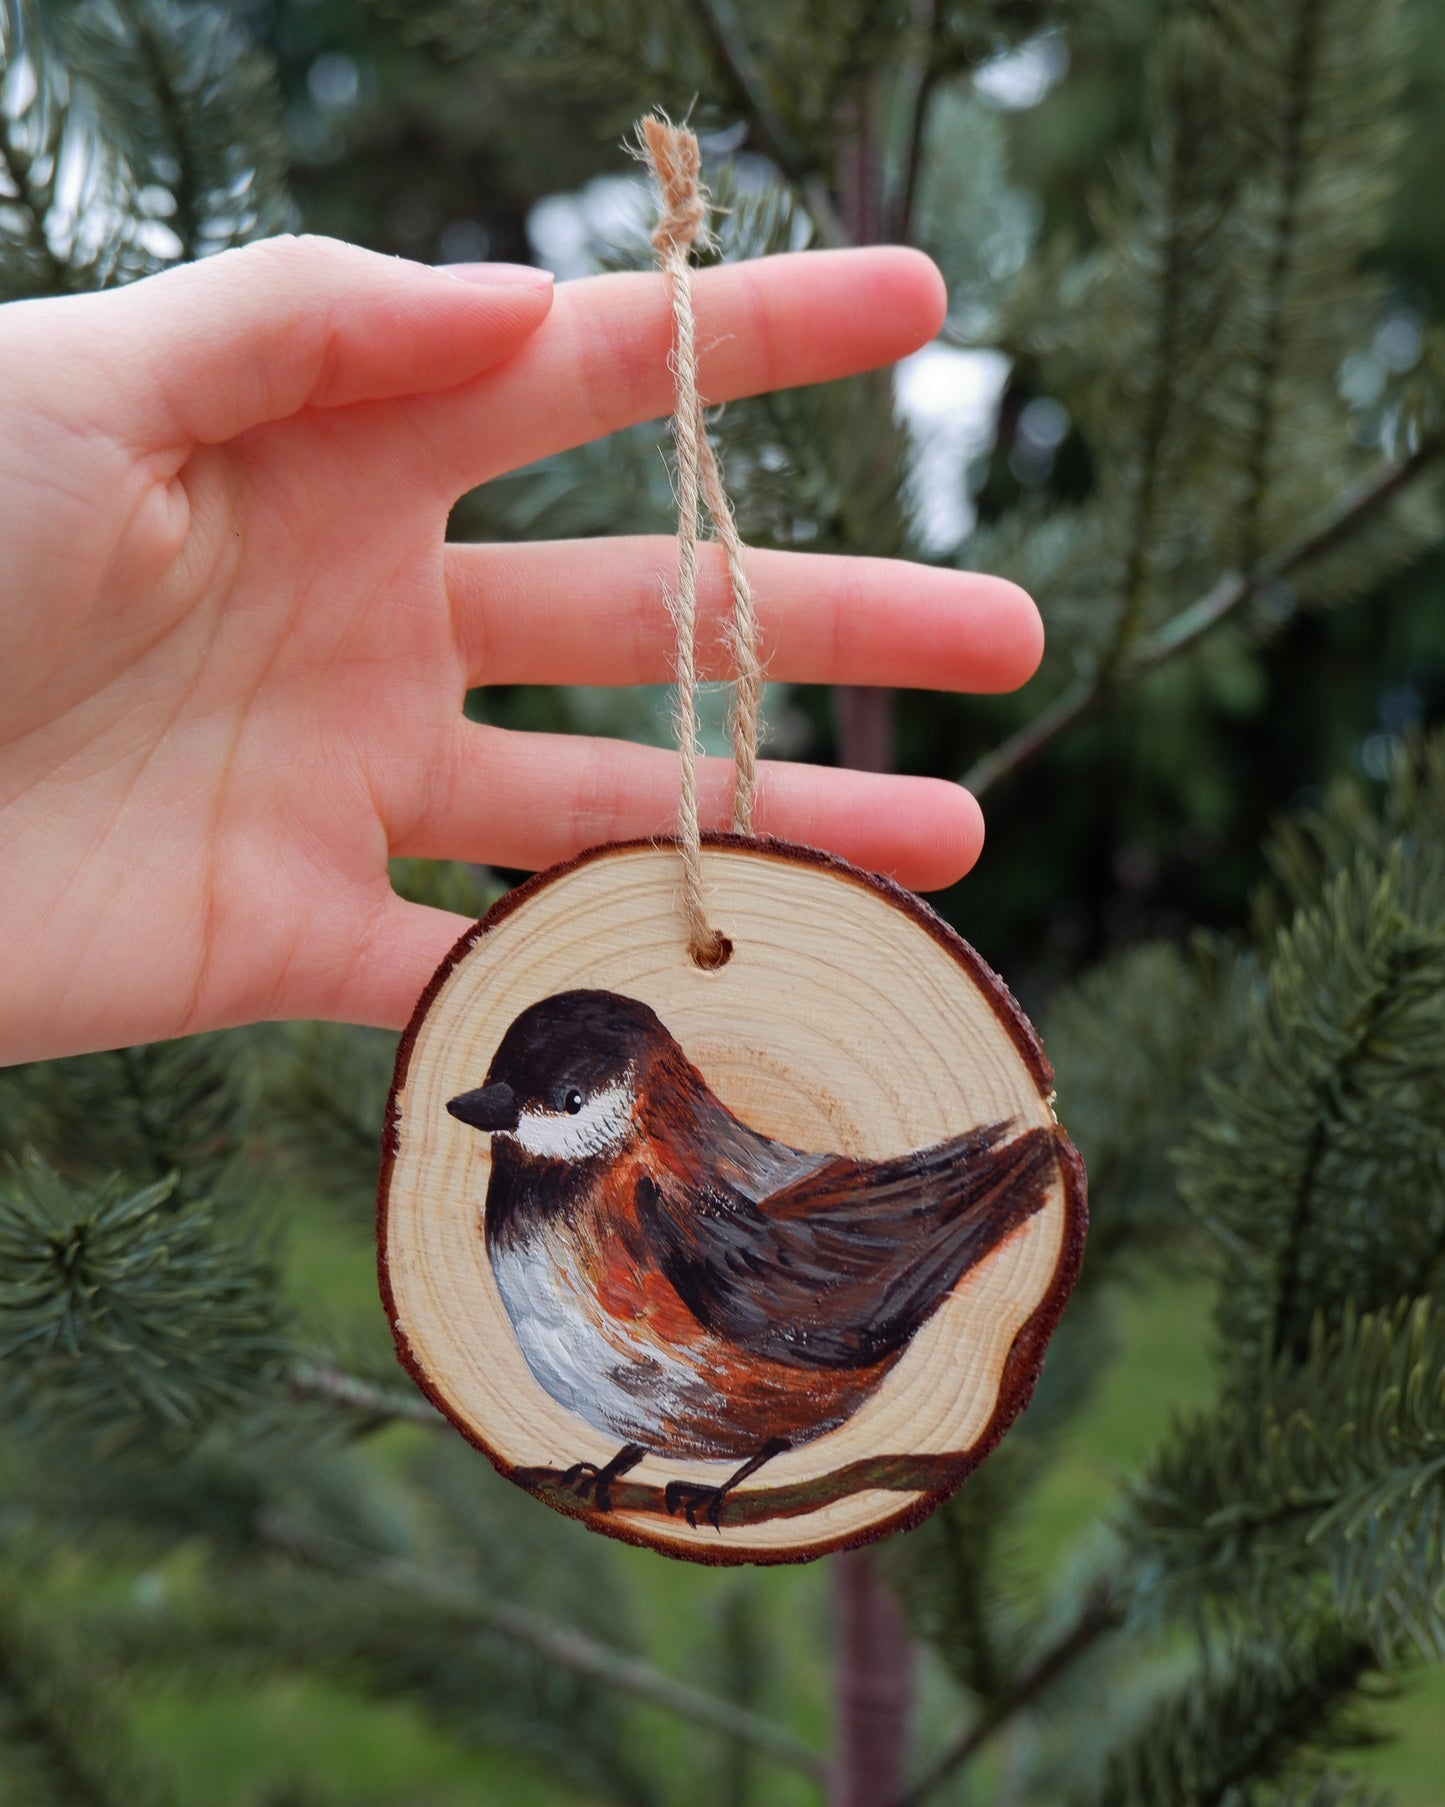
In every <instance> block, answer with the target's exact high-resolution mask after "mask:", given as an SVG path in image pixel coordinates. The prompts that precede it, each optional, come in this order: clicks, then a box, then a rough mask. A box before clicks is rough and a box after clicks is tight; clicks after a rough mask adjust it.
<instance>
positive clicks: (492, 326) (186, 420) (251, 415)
mask: <svg viewBox="0 0 1445 1807" xmlns="http://www.w3.org/2000/svg"><path fill="white" fill-rule="evenodd" d="M551 305H552V278H551V276H550V274H549V273H548V272H547V271H544V270H530V269H525V268H523V267H521V266H519V265H515V264H466V265H457V266H453V267H451V268H448V269H434V268H432V267H431V266H430V265H428V264H418V263H409V262H407V261H406V260H405V259H403V258H399V257H384V256H382V255H380V254H379V253H377V252H374V251H364V250H362V249H361V248H360V247H359V246H357V245H348V244H343V243H342V242H341V241H340V240H338V239H328V238H291V237H286V238H273V239H262V240H260V241H258V242H257V243H255V244H252V245H245V246H243V247H241V248H240V249H237V250H233V251H225V252H222V253H221V254H220V255H219V256H217V257H209V258H205V259H203V260H202V261H201V262H199V263H193V264H186V265H184V266H182V267H181V268H179V269H175V270H168V271H166V272H164V273H163V274H162V275H159V276H151V277H147V278H145V279H144V280H143V281H140V282H136V283H132V284H131V285H130V286H129V287H128V288H124V289H117V290H113V291H111V292H109V293H107V294H104V295H92V296H84V297H81V298H80V299H79V300H78V301H77V302H76V303H75V306H76V307H77V308H89V309H90V310H91V319H90V322H89V324H90V325H91V326H92V328H93V330H95V332H96V333H97V334H103V335H104V337H103V339H102V340H100V341H99V342H98V343H97V345H96V356H97V358H100V359H103V360H104V362H106V363H108V364H110V365H111V366H112V368H114V367H115V366H116V364H117V362H119V365H120V368H119V371H118V375H119V376H120V378H121V380H122V381H123V382H124V383H125V386H126V388H127V389H129V390H130V391H131V395H132V400H133V401H134V403H135V404H136V405H137V406H139V407H141V408H142V409H143V410H145V411H146V415H147V420H146V426H147V428H149V429H150V431H149V432H148V433H147V437H148V438H149V439H150V441H151V443H152V444H157V443H159V444H165V443H171V442H175V441H176V440H182V441H189V442H190V443H192V444H215V443H217V442H218V441H221V440H225V439H230V438H231V437H233V436H234V435H235V434H237V433H241V432H244V431H245V430H246V428H248V427H254V426H260V425H261V424H262V423H263V422H266V421H271V420H282V419H285V418H286V417H287V416H288V415H291V414H294V413H296V412H297V411H298V410H299V409H301V408H306V407H312V408H337V407H344V406H345V405H346V404H347V403H349V402H362V401H379V400H383V399H386V398H391V397H396V396H403V395H416V394H422V393H425V392H427V391H431V390H438V389H449V388H451V387H452V386H453V385H455V384H458V383H464V382H466V381H467V380H468V379H469V378H471V377H475V376H479V375H480V374H481V373H482V372H483V371H485V370H490V369H491V368H492V366H493V365H495V364H499V363H501V361H502V360H503V359H504V358H506V357H508V356H509V355H510V354H511V353H512V352H514V351H515V350H516V349H517V348H518V346H519V345H521V343H522V342H523V340H524V339H526V338H527V337H528V336H529V335H530V334H531V333H533V332H534V331H535V330H536V329H537V327H538V326H540V325H541V323H542V321H543V320H545V319H546V317H547V313H548V310H549V309H550V307H551ZM101 309H106V310H108V313H107V315H106V317H104V318H101V317H100V310H101Z"/></svg>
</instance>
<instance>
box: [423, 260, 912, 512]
mask: <svg viewBox="0 0 1445 1807" xmlns="http://www.w3.org/2000/svg"><path fill="white" fill-rule="evenodd" d="M693 299H694V307H695V310H696V316H697V343H698V388H699V390H700V392H701V394H702V396H703V399H704V400H705V401H707V402H723V401H730V400H732V399H734V398H735V397H737V396H742V395H756V394H759V393H761V392H762V391H764V390H768V389H789V388H794V387H797V386H798V385H800V384H803V383H820V382H825V381H827V380H829V379H830V378H833V377H840V376H849V375H851V374H852V373H853V372H855V371H859V370H871V369H873V368H875V367H876V366H878V365H880V364H891V363H893V362H895V361H896V360H897V359H898V358H901V357H904V356H906V355H907V353H909V352H910V351H916V350H917V349H918V347H919V346H920V345H924V344H926V343H927V342H928V340H929V339H931V338H932V337H933V336H934V334H935V333H936V332H937V331H938V329H939V326H940V325H941V324H942V321H943V314H944V308H945V305H946V297H945V294H944V288H943V279H942V277H941V276H940V275H939V273H938V271H937V269H936V268H935V266H934V264H933V263H932V261H931V260H930V259H929V258H927V257H925V256H924V255H923V253H922V252H920V251H910V250H906V249H903V248H901V247H897V246H881V247H877V248H868V249H864V250H853V251H800V252H790V253H785V254H783V255H781V256H777V257H765V258H759V259H758V260H757V261H756V262H753V263H741V264H720V265H717V266H716V267H715V268H712V269H708V270H699V271H697V272H696V274H695V275H694V277H693ZM672 330H673V329H672V305H671V301H670V299H669V293H668V288H667V284H666V283H665V282H664V280H663V278H662V277H661V276H660V275H655V274H638V275H619V276H590V277H585V278H583V279H582V280H580V281H577V282H566V283H561V284H559V285H558V288H557V292H556V299H555V301H554V302H553V305H552V312H551V315H550V316H549V318H548V319H547V321H546V323H545V325H543V326H542V327H541V328H540V329H539V330H538V331H537V332H536V333H534V334H533V336H532V337H531V338H530V339H529V340H528V341H527V342H526V344H525V345H524V346H523V347H522V349H521V350H520V351H519V352H518V353H517V355H516V356H515V357H512V358H509V359H508V361H507V362H506V363H505V364H504V365H502V366H500V367H499V368H497V369H496V370H493V371H490V372H488V373H487V374H486V375H485V376H482V377H479V378H477V379H476V380H475V381H473V382H470V383H465V384H463V385H462V386H460V387H459V388H457V389H453V390H450V391H448V392H447V393H446V394H445V395H440V396H429V397H425V398H419V399H417V400H416V401H414V402H409V403H407V404H406V407H407V414H408V416H409V423H408V424H409V425H411V426H413V427H415V429H416V430H417V431H418V432H419V433H420V434H421V435H422V437H423V439H424V441H425V442H426V443H427V444H428V445H429V447H430V449H431V451H432V452H433V453H434V454H435V455H436V457H437V458H438V459H439V460H440V464H441V470H442V474H443V477H444V480H445V481H446V482H447V483H448V485H449V487H450V488H451V490H452V492H453V493H454V494H458V495H459V494H461V492H462V491H463V490H466V489H472V488H474V487H475V486H476V485H477V484H479V483H485V482H486V481H487V480H488V478H491V477H495V476H497V475H499V474H500V473H501V472H503V471H507V470H515V469H517V468H519V467H520V466H521V465H524V464H531V463H532V462H533V461H534V460H536V459H538V458H545V457H547V456H548V455H549V454H551V453H553V452H561V451H565V450H567V449H568V448H569V447H571V446H576V445H582V444H584V443H585V442H586V441H588V440H590V439H599V438H601V437H602V435H603V434H606V433H613V432H616V431H617V429H618V428H619V427H628V426H634V425H636V424H637V423H638V422H639V421H644V420H655V419H657V418H658V417H659V416H661V415H664V414H667V413H669V412H670V411H671V409H672V403H673V377H672V370H671V367H670V363H669V359H670V356H671V352H672Z"/></svg>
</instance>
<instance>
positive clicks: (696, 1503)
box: [662, 1437, 788, 1531]
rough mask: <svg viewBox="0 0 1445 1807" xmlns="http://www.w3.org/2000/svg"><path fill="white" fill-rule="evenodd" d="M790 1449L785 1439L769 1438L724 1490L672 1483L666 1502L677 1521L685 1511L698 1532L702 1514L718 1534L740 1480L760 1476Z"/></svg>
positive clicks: (727, 1482)
mask: <svg viewBox="0 0 1445 1807" xmlns="http://www.w3.org/2000/svg"><path fill="white" fill-rule="evenodd" d="M787 1447H788V1442H787V1439H786V1438H785V1437H769V1438H768V1440H767V1442H766V1443H765V1444H764V1445H763V1446H762V1448H761V1449H760V1450H759V1451H758V1453H757V1454H756V1455H755V1456H749V1457H748V1459H747V1461H746V1462H744V1463H743V1465H742V1467H741V1468H740V1469H739V1470H738V1471H737V1473H736V1474H730V1475H729V1476H728V1478H727V1479H726V1480H725V1481H724V1482H723V1484H722V1486H721V1487H704V1486H703V1485H701V1483H700V1482H697V1481H669V1482H668V1483H667V1486H666V1487H665V1488H664V1489H663V1494H662V1503H663V1504H664V1505H665V1506H666V1507H667V1510H668V1513H669V1515H670V1516H671V1517H673V1518H676V1517H677V1515H678V1513H679V1512H681V1513H682V1515H683V1517H684V1518H685V1519H686V1520H687V1522H688V1523H689V1524H690V1525H691V1526H692V1528H693V1530H694V1531H695V1530H696V1529H697V1515H698V1513H699V1512H702V1513H704V1514H705V1516H706V1518H707V1522H708V1523H709V1524H710V1525H711V1526H712V1528H713V1530H714V1531H721V1530H722V1509H723V1501H724V1500H725V1499H726V1498H727V1496H728V1495H729V1494H730V1493H731V1492H732V1490H733V1488H734V1487H736V1486H737V1485H738V1483H739V1482H740V1481H745V1480H747V1478H748V1476H749V1475H750V1474H756V1473H757V1472H758V1470H759V1469H760V1468H761V1467H762V1465H763V1463H764V1462H771V1461H772V1459H773V1457H774V1456H780V1455H782V1453H783V1451H784V1450H785V1449H786V1448H787Z"/></svg>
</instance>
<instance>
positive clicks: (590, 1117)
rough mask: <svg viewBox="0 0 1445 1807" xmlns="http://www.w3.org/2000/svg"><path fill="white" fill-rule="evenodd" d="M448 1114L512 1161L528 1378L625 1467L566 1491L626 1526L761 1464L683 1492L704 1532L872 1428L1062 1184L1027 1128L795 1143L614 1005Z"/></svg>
mask: <svg viewBox="0 0 1445 1807" xmlns="http://www.w3.org/2000/svg"><path fill="white" fill-rule="evenodd" d="M446 1108H447V1110H448V1111H449V1112H450V1113H451V1114H452V1116H453V1117H455V1118H457V1119H459V1120H460V1121H461V1122H462V1123H465V1124H467V1125H469V1126H470V1127H471V1128H473V1129H475V1130H478V1131H480V1132H481V1133H483V1134H485V1135H489V1136H490V1137H491V1181H490V1184H489V1186H488V1189H487V1196H486V1204H485V1211H484V1218H483V1224H484V1234H485V1240H486V1249H487V1254H488V1257H489V1259H490V1262H491V1267H492V1272H493V1274H494V1275H495V1277H496V1282H497V1288H498V1291H499V1293H500V1295H501V1299H502V1303H503V1305H504V1307H505V1309H506V1312H507V1316H508V1318H509V1319H510V1321H511V1325H512V1329H513V1331H514V1333H515V1335H516V1339H517V1342H518V1345H519V1346H520V1348H521V1351H522V1354H523V1356H524V1357H525V1358H526V1362H527V1365H528V1367H529V1368H530V1370H531V1372H532V1374H533V1376H534V1377H535V1379H536V1380H537V1382H538V1384H539V1385H540V1386H542V1387H543V1388H544V1389H545V1390H546V1391H547V1393H549V1394H550V1395H551V1397H552V1398H553V1399H554V1400H556V1401H557V1402H558V1404H559V1405H561V1406H563V1407H565V1408H566V1409H567V1410H568V1411H570V1412H573V1413H575V1414H576V1415H577V1416H578V1417H579V1418H581V1419H583V1420H584V1421H585V1422H586V1423H587V1424H589V1425H591V1426H592V1427H593V1428H594V1429H595V1430H597V1431H599V1432H601V1433H602V1434H603V1435H605V1436H608V1437H612V1438H615V1439H616V1440H617V1441H618V1442H619V1444H620V1445H621V1447H620V1448H619V1449H618V1451H617V1453H616V1455H615V1456H613V1458H612V1460H611V1461H609V1462H608V1463H606V1464H605V1466H602V1467H598V1466H596V1465H594V1464H592V1463H586V1462H578V1463H576V1464H575V1465H574V1466H573V1467H572V1468H571V1469H570V1470H568V1471H567V1473H566V1474H565V1475H564V1477H563V1481H564V1483H565V1484H566V1485H568V1486H569V1487H571V1488H572V1489H573V1490H574V1491H575V1492H576V1493H578V1494H579V1495H580V1496H581V1497H583V1498H589V1497H590V1498H591V1499H592V1500H593V1501H594V1503H595V1505H596V1507H597V1508H598V1510H600V1511H604V1512H605V1511H607V1510H608V1509H609V1507H610V1503H611V1502H610V1488H611V1485H612V1483H613V1482H614V1481H616V1480H617V1478H618V1477H619V1476H621V1475H622V1474H624V1473H626V1471H627V1470H628V1469H630V1468H632V1467H633V1466H634V1465H635V1464H636V1463H637V1462H639V1461H641V1459H642V1458H643V1456H644V1455H648V1454H656V1455H659V1456H664V1457H667V1458H669V1459H677V1458H683V1459H687V1458H693V1459H701V1460H721V1461H731V1462H736V1463H738V1464H739V1466H738V1468H737V1470H736V1472H735V1473H733V1474H732V1475H730V1476H729V1477H728V1479H727V1480H726V1481H725V1482H723V1484H722V1485H721V1486H705V1485H700V1484H694V1483H691V1482H684V1481H673V1482H671V1483H670V1484H669V1485H668V1487H667V1489H666V1492H665V1495H664V1498H665V1503H666V1507H667V1510H668V1511H669V1512H670V1513H674V1514H676V1513H678V1512H681V1513H683V1514H684V1515H685V1516H686V1518H687V1521H688V1523H689V1524H692V1525H696V1523H697V1521H698V1518H699V1515H702V1516H704V1517H705V1518H706V1519H707V1520H708V1521H709V1522H711V1523H712V1525H713V1526H714V1527H717V1526H718V1525H719V1515H720V1512H721V1508H722V1504H723V1501H724V1499H725V1498H726V1497H727V1495H728V1494H729V1493H730V1492H731V1491H732V1489H733V1488H735V1487H736V1486H738V1484H739V1483H740V1482H742V1481H744V1480H745V1479H747V1477H748V1476H749V1475H752V1474H754V1473H756V1471H757V1470H758V1469H759V1468H760V1467H761V1466H762V1465H763V1464H764V1463H765V1462H767V1461H769V1460H770V1459H771V1458H772V1457H774V1456H776V1455H779V1454H781V1453H782V1452H783V1451H785V1450H789V1449H794V1448H797V1447H798V1446H799V1445H801V1444H805V1443H808V1442H810V1441H811V1440H812V1439H814V1438H817V1437H821V1436H823V1435H824V1434H825V1433H827V1432H828V1431H832V1430H835V1429H836V1428H837V1427H838V1426H839V1425H841V1424H843V1423H844V1422H845V1421H846V1420H847V1419H848V1418H849V1417H850V1416H851V1415H852V1414H853V1413H854V1412H856V1411H857V1410H858V1408H859V1407H860V1406H861V1405H862V1404H863V1403H864V1401H865V1400H867V1399H868V1398H869V1397H870V1396H871V1395H872V1394H873V1393H874V1392H875V1391H876V1390H877V1388H878V1387H879V1386H880V1385H881V1383H882V1382H883V1380H884V1378H885V1376H886V1375H887V1374H888V1373H889V1371H890V1369H892V1368H893V1366H894V1365H895V1364H896V1363H897V1361H898V1360H899V1358H900V1357H901V1356H902V1354H903V1352H904V1350H905V1349H906V1348H907V1347H908V1345H909V1343H910V1341H911V1340H912V1339H913V1337H914V1336H915V1335H916V1333H917V1332H918V1330H919V1329H920V1327H921V1326H922V1325H924V1324H926V1323H927V1322H928V1320H929V1319H930V1318H931V1317H932V1315H933V1314H934V1312H935V1311H937V1310H938V1308H939V1306H940V1305H941V1304H942V1303H943V1302H944V1300H946V1299H947V1298H948V1296H949V1294H950V1293H951V1292H952V1291H953V1289H954V1287H955V1286H957V1284H958V1282H959V1281H960V1279H961V1278H962V1277H963V1276H964V1275H965V1274H967V1273H968V1272H969V1270H970V1269H971V1268H973V1267H975V1266H976V1265H977V1264H978V1263H979V1262H980V1261H982V1260H984V1259H985V1257H987V1256H988V1255H990V1254H991V1253H993V1251H995V1250H996V1249H997V1248H998V1247H999V1246H1000V1244H1001V1243H1002V1242H1003V1241H1004V1240H1005V1238H1007V1237H1008V1236H1009V1235H1010V1234H1011V1233H1012V1232H1013V1231H1014V1230H1016V1229H1017V1228H1018V1227H1019V1226H1020V1225H1021V1224H1023V1223H1024V1222H1025V1221H1026V1220H1027V1219H1029V1218H1030V1217H1032V1216H1033V1215H1034V1213H1035V1212H1037V1211H1038V1210H1040V1209H1041V1207H1042V1206H1043V1205H1044V1204H1045V1203H1046V1201H1047V1200H1048V1198H1049V1195H1050V1191H1051V1188H1052V1187H1053V1185H1054V1182H1055V1179H1056V1177H1057V1174H1058V1155H1057V1149H1056V1145H1055V1142H1054V1140H1053V1138H1052V1137H1051V1136H1050V1134H1049V1133H1048V1131H1047V1130H1044V1129H1031V1130H1028V1131H1026V1132H1025V1133H1023V1134H1020V1135H1011V1134H1010V1130H1011V1125H1010V1124H1009V1123H993V1124H989V1125H986V1126H981V1127H979V1128H975V1129H972V1130H970V1131H968V1132H967V1133H966V1134H964V1135H960V1136H956V1137H954V1138H952V1139H951V1140H949V1141H945V1142H939V1143H935V1144H934V1145H932V1146H930V1147H927V1148H919V1149H916V1150H914V1151H912V1152H910V1153H907V1154H902V1155H897V1156H894V1157H892V1158H890V1159H886V1160H879V1161H859V1160H851V1159H849V1158H847V1157H845V1156H842V1155H837V1154H820V1153H808V1152H804V1151H803V1150H801V1149H797V1148H792V1147H789V1146H788V1145H787V1144H786V1143H783V1142H778V1141H774V1140H773V1139H772V1138H771V1137H769V1136H765V1135H763V1134H761V1133H760V1132H759V1131H758V1130H755V1129H753V1128H751V1127H750V1126H749V1125H748V1124H746V1123H743V1122H741V1121H740V1120H739V1119H738V1118H737V1117H735V1116H734V1115H733V1114H732V1112H731V1111H729V1110H728V1109H727V1107H726V1106H725V1105H724V1104H722V1103H721V1101H720V1100H719V1099H718V1098H717V1097H715V1096H714V1094H713V1092H712V1090H711V1089H710V1088H709V1086H708V1083H707V1081H706V1080H705V1079H704V1078H703V1076H702V1074H701V1073H700V1072H699V1071H698V1069H697V1068H696V1067H695V1066H694V1065H693V1064H692V1063H691V1061H689V1060H688V1058H687V1056H686V1055H685V1054H684V1052H683V1050H682V1048H681V1047H680V1046H679V1045H678V1043H677V1041H676V1040H675V1039H674V1038H673V1036H672V1035H671V1034H670V1033H669V1032H668V1030H667V1029H666V1027H665V1026H664V1025H663V1023H662V1022H661V1021H660V1020H659V1019H658V1017H657V1015H656V1014H655V1013H654V1012H653V1011H652V1010H651V1009H649V1008H648V1006H647V1005H645V1004H643V1003H640V1002H639V1001H638V1000H636V999H634V998H629V997H623V996H620V995H618V994H617V993H615V992H609V991H566V992H561V993H559V994H557V995H555V996H553V997H548V998H544V999H542V1000H541V1002H539V1003H536V1004H533V1005H532V1006H530V1008H528V1009H526V1010H524V1011H523V1012H522V1013H521V1015H520V1016H518V1017H517V1018H516V1020H515V1021H514V1022H513V1023H512V1025H511V1027H510V1028H509V1029H508V1030H507V1032H506V1034H505V1035H504V1036H503V1038H502V1041H501V1044H500V1046H499V1047H498V1049H497V1052H496V1055H495V1057H494V1058H493V1060H492V1063H491V1066H490V1068H489V1070H488V1072H487V1075H486V1078H485V1081H484V1083H483V1084H482V1085H480V1086H479V1087H478V1088H477V1089H476V1090H474V1091H468V1092H463V1093H462V1094H461V1095H460V1096H459V1097H455V1098H452V1099H451V1100H450V1101H449V1102H448V1104H447V1107H446Z"/></svg>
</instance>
